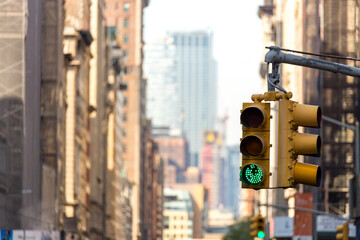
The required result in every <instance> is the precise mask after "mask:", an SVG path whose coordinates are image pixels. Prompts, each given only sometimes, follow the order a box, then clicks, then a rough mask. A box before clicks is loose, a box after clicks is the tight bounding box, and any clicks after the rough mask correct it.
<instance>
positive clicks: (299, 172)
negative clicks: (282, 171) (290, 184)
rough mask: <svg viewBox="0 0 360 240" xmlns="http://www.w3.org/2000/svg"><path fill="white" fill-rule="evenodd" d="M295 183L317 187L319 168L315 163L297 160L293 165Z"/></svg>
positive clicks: (319, 175)
mask: <svg viewBox="0 0 360 240" xmlns="http://www.w3.org/2000/svg"><path fill="white" fill-rule="evenodd" d="M294 181H295V183H301V184H306V185H310V186H314V187H319V186H320V182H321V168H320V167H319V166H316V165H312V164H307V163H300V162H297V163H296V164H295V167H294Z"/></svg>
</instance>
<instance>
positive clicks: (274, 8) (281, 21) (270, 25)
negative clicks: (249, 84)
mask: <svg viewBox="0 0 360 240" xmlns="http://www.w3.org/2000/svg"><path fill="white" fill-rule="evenodd" d="M303 7H304V4H303V1H300V0H296V1H288V0H281V1H280V0H274V1H267V0H266V1H264V5H263V6H260V7H259V11H258V14H259V17H260V18H261V20H262V30H263V49H264V50H263V56H262V59H261V67H260V75H261V78H262V83H263V84H262V86H263V92H266V91H267V78H266V67H267V66H266V63H265V62H264V59H265V54H266V53H267V51H268V49H265V47H267V46H274V45H276V46H280V47H284V48H288V49H296V50H299V51H301V50H302V49H303V45H302V44H303V34H302V32H303ZM276 33H278V34H276ZM269 69H270V70H269V71H271V65H270V68H269ZM280 74H281V85H282V87H283V88H285V89H287V90H288V91H291V92H292V93H293V95H294V96H293V98H292V100H294V101H298V102H301V103H303V99H302V97H303V82H302V77H303V69H302V68H301V67H298V66H294V65H290V64H282V66H281V72H280ZM277 109H278V105H277V103H276V102H272V103H271V113H270V114H271V115H272V116H273V118H272V120H271V123H270V124H271V129H277V128H278V126H277V125H278V111H277ZM277 134H278V133H277V131H273V132H272V134H271V136H270V143H271V144H272V147H271V148H270V159H277V147H278V146H277V143H276V139H277ZM299 159H300V161H301V159H302V158H301V157H300V158H299ZM270 171H271V173H272V177H271V179H270V185H271V186H275V185H276V181H277V179H276V178H277V161H270ZM294 193H295V192H294V189H286V190H283V189H268V190H260V191H258V193H257V194H254V196H255V199H256V200H257V201H260V202H261V203H274V204H275V203H276V204H281V205H287V204H288V202H289V203H290V202H291V198H292V196H293V194H294ZM254 207H255V208H256V206H254ZM255 211H256V212H258V209H255ZM266 211H267V212H266ZM260 212H261V214H262V215H264V216H269V217H272V216H282V215H288V212H287V211H285V210H281V209H275V208H266V207H261V208H260Z"/></svg>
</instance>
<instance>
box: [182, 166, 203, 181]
mask: <svg viewBox="0 0 360 240" xmlns="http://www.w3.org/2000/svg"><path fill="white" fill-rule="evenodd" d="M185 182H186V183H200V169H199V168H198V167H188V168H187V169H186V172H185Z"/></svg>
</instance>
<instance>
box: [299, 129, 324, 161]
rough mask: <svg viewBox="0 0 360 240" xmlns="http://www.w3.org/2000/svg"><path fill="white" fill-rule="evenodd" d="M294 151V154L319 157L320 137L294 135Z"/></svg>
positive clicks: (302, 134)
mask: <svg viewBox="0 0 360 240" xmlns="http://www.w3.org/2000/svg"><path fill="white" fill-rule="evenodd" d="M294 150H295V153H296V154H302V155H308V156H313V157H320V154H321V137H320V136H319V135H314V134H306V133H296V135H295V137H294Z"/></svg>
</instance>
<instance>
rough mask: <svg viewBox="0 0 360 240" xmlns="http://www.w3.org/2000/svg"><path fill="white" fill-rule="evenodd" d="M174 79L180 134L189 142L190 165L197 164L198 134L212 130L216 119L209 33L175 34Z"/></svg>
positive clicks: (213, 62) (215, 80)
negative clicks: (178, 99) (180, 124)
mask: <svg viewBox="0 0 360 240" xmlns="http://www.w3.org/2000/svg"><path fill="white" fill-rule="evenodd" d="M172 37H173V38H174V44H175V46H176V63H177V64H176V76H177V82H178V84H179V93H180V96H179V97H180V106H179V107H180V109H181V115H182V116H183V123H182V132H183V134H184V136H185V138H187V139H188V140H189V150H190V165H191V166H198V165H199V161H198V159H199V152H200V149H201V147H202V133H203V130H205V129H214V124H215V120H216V102H217V96H216V82H217V79H216V63H215V60H214V59H213V55H212V41H213V40H212V33H211V32H207V31H197V32H176V33H173V34H172Z"/></svg>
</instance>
